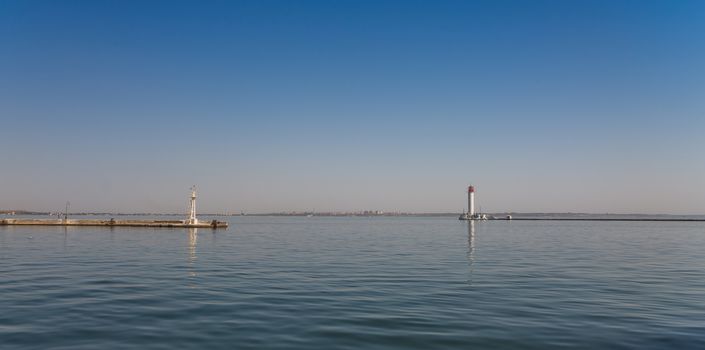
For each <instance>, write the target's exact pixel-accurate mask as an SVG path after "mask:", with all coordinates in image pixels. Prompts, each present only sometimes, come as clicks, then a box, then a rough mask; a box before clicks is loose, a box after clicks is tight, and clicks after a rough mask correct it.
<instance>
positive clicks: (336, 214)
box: [0, 210, 705, 219]
mask: <svg viewBox="0 0 705 350" xmlns="http://www.w3.org/2000/svg"><path fill="white" fill-rule="evenodd" d="M458 214H459V213H448V212H447V213H404V212H373V211H359V212H320V213H319V212H279V213H240V214H223V213H220V214H218V213H201V214H199V216H225V217H237V216H279V217H311V216H319V217H456V216H458ZM0 215H2V216H21V215H26V216H50V215H51V216H58V215H62V216H63V215H64V213H59V212H42V211H28V210H0ZM68 215H69V216H184V215H186V214H184V213H101V212H70V213H68ZM487 215H489V216H495V217H498V218H504V217H506V216H507V215H511V216H512V217H514V218H516V219H519V218H532V219H542V218H543V219H548V218H576V219H581V218H584V219H587V218H606V219H609V218H627V217H629V218H653V217H669V218H677V217H705V214H638V213H634V214H613V213H601V214H597V213H572V212H564V213H529V212H526V213H520V212H500V213H487Z"/></svg>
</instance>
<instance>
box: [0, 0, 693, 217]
mask: <svg viewBox="0 0 705 350" xmlns="http://www.w3.org/2000/svg"><path fill="white" fill-rule="evenodd" d="M704 152H705V1H700V0H695V1H672V0H666V1H649V0H643V1H642V0H639V1H636V0H635V1H615V0H605V1H562V0H555V1H503V0H487V1H411V0H403V1H384V0H379V1H364V0H360V1H347V0H340V1H296V0H286V1H284V0H282V1H270V0H264V1H254V0H253V1H102V0H98V1H32V0H30V1H26V0H0V209H28V210H53V211H58V210H61V209H63V206H64V203H65V202H66V201H67V200H68V201H70V202H71V208H72V210H75V211H122V212H143V211H150V212H183V211H185V210H186V204H187V196H188V188H189V187H190V186H191V185H193V184H196V185H198V187H199V195H200V200H199V209H200V211H206V212H231V213H239V212H240V211H246V212H250V213H254V212H271V211H289V210H299V211H301V210H317V211H345V210H366V209H373V210H385V211H413V212H447V211H455V212H459V211H461V210H463V209H464V207H465V205H466V194H465V189H466V186H467V185H468V184H471V183H472V184H474V185H475V186H476V187H477V201H478V204H479V205H480V206H481V207H482V209H483V210H484V211H531V212H542V211H551V212H593V213H605V212H611V213H674V214H704V213H705V156H704Z"/></svg>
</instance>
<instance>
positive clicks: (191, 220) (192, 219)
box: [186, 185, 198, 225]
mask: <svg viewBox="0 0 705 350" xmlns="http://www.w3.org/2000/svg"><path fill="white" fill-rule="evenodd" d="M186 223H187V224H189V225H196V224H198V219H196V185H193V187H191V205H189V211H188V219H187V220H186Z"/></svg>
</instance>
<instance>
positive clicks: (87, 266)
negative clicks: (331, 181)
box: [0, 217, 705, 349]
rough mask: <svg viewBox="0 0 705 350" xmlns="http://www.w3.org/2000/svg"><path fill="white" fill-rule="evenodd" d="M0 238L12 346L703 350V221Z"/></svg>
mask: <svg viewBox="0 0 705 350" xmlns="http://www.w3.org/2000/svg"><path fill="white" fill-rule="evenodd" d="M229 221H230V224H231V227H230V228H228V229H227V230H218V231H212V230H204V229H199V230H198V231H194V230H191V231H189V230H186V229H164V228H162V229H155V228H113V229H110V228H101V227H67V228H63V227H20V226H17V227H0V344H2V346H1V347H2V348H3V349H126V348H134V349H173V348H179V349H203V348H209V349H220V348H222V349H226V348H227V349H231V348H240V349H243V348H245V349H246V348H251V349H263V348H287V349H290V348H300V349H331V348H337V349H362V348H364V349H428V348H434V349H441V348H493V349H502V348H506V349H545V348H576V349H603V348H611V349H663V348H705V254H704V253H703V252H705V223H697V222H685V223H684V222H560V221H559V222H541V221H536V222H520V221H514V222H506V221H488V222H477V223H474V224H472V223H468V222H461V221H458V220H456V219H455V218H442V217H441V218H413V217H405V218H388V217H374V218H345V217H330V218H320V217H313V218H301V217H236V218H230V220H229Z"/></svg>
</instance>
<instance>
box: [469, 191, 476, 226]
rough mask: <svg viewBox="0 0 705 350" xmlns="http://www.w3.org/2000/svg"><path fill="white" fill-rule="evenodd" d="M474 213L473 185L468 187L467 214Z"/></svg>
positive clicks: (471, 214)
mask: <svg viewBox="0 0 705 350" xmlns="http://www.w3.org/2000/svg"><path fill="white" fill-rule="evenodd" d="M473 215H475V186H469V187H468V216H470V217H471V218H472V216H473Z"/></svg>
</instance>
